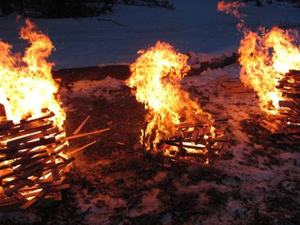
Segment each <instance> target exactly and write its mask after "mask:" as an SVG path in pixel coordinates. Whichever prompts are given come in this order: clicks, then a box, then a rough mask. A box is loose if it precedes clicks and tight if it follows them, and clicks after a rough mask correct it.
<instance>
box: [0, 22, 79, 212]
mask: <svg viewBox="0 0 300 225" xmlns="http://www.w3.org/2000/svg"><path fill="white" fill-rule="evenodd" d="M20 37H21V38H22V39H24V40H28V41H29V43H30V44H31V45H30V46H29V47H28V48H27V49H26V50H25V54H24V56H23V57H22V56H21V54H13V53H12V52H11V48H12V46H11V45H9V44H8V43H4V42H2V41H1V42H0V52H1V54H0V80H1V82H0V103H1V106H3V107H2V108H1V115H2V116H1V117H0V210H1V211H2V210H10V209H15V208H19V207H20V208H21V209H27V208H29V207H31V206H33V205H35V204H37V203H38V202H40V201H41V200H44V199H50V198H53V199H55V200H61V191H62V190H65V189H67V188H68V187H69V185H68V184H66V183H65V173H66V172H68V170H69V168H70V163H71V161H72V160H73V158H70V159H68V158H67V157H66V156H65V155H64V153H63V151H64V150H65V147H66V146H67V145H68V142H67V141H68V140H67V138H66V134H65V129H64V126H63V124H64V121H65V119H66V113H65V111H64V109H63V108H62V106H61V102H60V99H59V95H58V94H57V92H58V87H59V86H58V84H57V82H56V81H55V80H54V79H53V78H52V74H51V68H52V66H53V64H52V63H48V62H47V60H46V59H47V57H48V56H49V55H50V53H51V51H52V49H53V48H54V46H53V45H52V42H51V41H50V39H49V38H48V37H47V36H46V35H45V34H43V33H41V32H40V31H38V30H37V28H36V27H35V25H34V24H32V23H31V22H30V21H29V20H26V26H25V27H22V28H21V32H20Z"/></svg>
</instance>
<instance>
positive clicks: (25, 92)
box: [0, 19, 66, 128]
mask: <svg viewBox="0 0 300 225" xmlns="http://www.w3.org/2000/svg"><path fill="white" fill-rule="evenodd" d="M20 38H22V39H24V40H28V42H29V43H30V44H31V46H30V47H28V48H27V49H26V50H25V54H24V56H23V57H21V55H20V54H12V52H11V49H12V46H11V45H9V44H7V43H4V42H2V41H0V53H1V54H0V80H1V82H0V103H1V104H3V105H4V106H5V110H6V117H7V119H8V120H13V121H14V122H15V123H17V122H19V121H20V120H21V119H24V118H27V117H30V116H31V118H32V119H34V118H38V117H41V116H43V115H44V114H45V111H44V110H45V109H47V110H49V111H51V112H53V113H54V114H55V117H54V121H53V122H54V124H55V125H57V126H58V127H59V128H62V125H63V122H64V120H65V117H66V114H65V112H64V110H63V108H62V107H61V102H60V100H59V96H58V95H57V91H58V84H57V83H56V82H55V81H54V79H53V78H52V74H51V69H52V66H53V65H54V64H53V63H48V62H47V61H46V59H47V58H48V57H49V55H50V54H51V51H52V50H53V49H54V46H53V45H52V43H51V41H50V39H49V38H48V37H47V36H46V35H45V34H43V33H41V32H40V31H38V30H37V28H36V26H35V25H34V24H33V23H31V22H30V21H29V20H28V19H27V20H26V27H22V28H21V32H20Z"/></svg>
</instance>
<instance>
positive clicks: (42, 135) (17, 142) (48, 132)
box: [7, 128, 59, 148]
mask: <svg viewBox="0 0 300 225" xmlns="http://www.w3.org/2000/svg"><path fill="white" fill-rule="evenodd" d="M58 132H59V130H58V128H52V129H49V130H46V131H43V132H41V133H34V134H32V135H27V136H25V137H22V136H21V137H20V138H17V139H15V140H12V141H8V142H7V147H8V148H15V147H17V146H19V145H21V144H27V143H26V142H28V141H31V140H35V139H38V138H45V137H47V136H48V135H53V134H58Z"/></svg>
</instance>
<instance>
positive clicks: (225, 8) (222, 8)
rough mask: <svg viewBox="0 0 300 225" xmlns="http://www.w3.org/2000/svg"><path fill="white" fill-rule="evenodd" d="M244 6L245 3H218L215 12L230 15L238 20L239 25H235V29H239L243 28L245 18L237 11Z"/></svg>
mask: <svg viewBox="0 0 300 225" xmlns="http://www.w3.org/2000/svg"><path fill="white" fill-rule="evenodd" d="M245 6H246V4H245V3H242V2H231V3H227V2H224V1H220V2H219V3H218V5H217V11H219V12H225V13H226V14H231V15H233V16H235V17H236V18H238V19H239V20H240V23H238V24H237V27H238V28H239V29H240V28H242V27H243V26H244V24H245V21H244V20H243V17H245V16H246V15H245V14H242V13H240V12H239V11H238V9H239V8H244V7H245Z"/></svg>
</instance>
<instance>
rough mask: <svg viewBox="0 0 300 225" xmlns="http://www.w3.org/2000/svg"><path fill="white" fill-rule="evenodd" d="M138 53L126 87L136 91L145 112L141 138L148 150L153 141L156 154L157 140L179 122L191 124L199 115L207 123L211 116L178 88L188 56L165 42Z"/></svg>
mask: <svg viewBox="0 0 300 225" xmlns="http://www.w3.org/2000/svg"><path fill="white" fill-rule="evenodd" d="M138 53H139V54H140V57H139V58H138V59H137V60H136V62H135V63H133V64H132V65H131V67H130V69H131V76H130V78H129V79H128V80H127V81H126V84H127V85H128V86H129V87H131V88H134V89H135V92H134V93H135V95H136V98H137V100H138V101H139V102H142V103H144V104H145V107H146V109H148V114H147V116H146V121H147V122H148V125H147V128H146V130H145V133H144V134H142V135H143V136H145V137H146V138H147V141H146V143H144V144H145V145H146V148H147V149H148V150H149V149H150V142H151V141H150V139H152V138H153V147H154V150H155V151H157V146H156V145H157V144H158V143H159V141H160V140H162V139H169V138H171V137H173V136H174V135H176V133H177V132H178V129H177V127H176V125H178V124H180V122H181V120H182V119H183V120H184V121H185V122H191V123H193V122H195V120H196V118H195V115H199V114H201V115H203V116H205V117H207V118H209V119H210V120H211V117H210V115H209V114H207V113H205V112H203V111H202V109H201V108H200V106H199V105H198V103H197V102H195V101H193V100H191V99H190V97H189V94H188V93H187V92H186V91H183V90H182V89H181V88H180V81H181V80H182V78H183V77H184V76H185V75H186V74H187V72H188V71H189V69H190V67H189V66H188V65H187V59H188V56H186V55H183V54H180V53H177V52H176V51H175V50H174V48H173V47H172V46H171V45H170V44H168V43H164V42H157V43H156V45H155V46H154V47H151V48H149V49H148V50H146V51H145V50H140V51H139V52H138ZM144 140H145V139H144Z"/></svg>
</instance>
